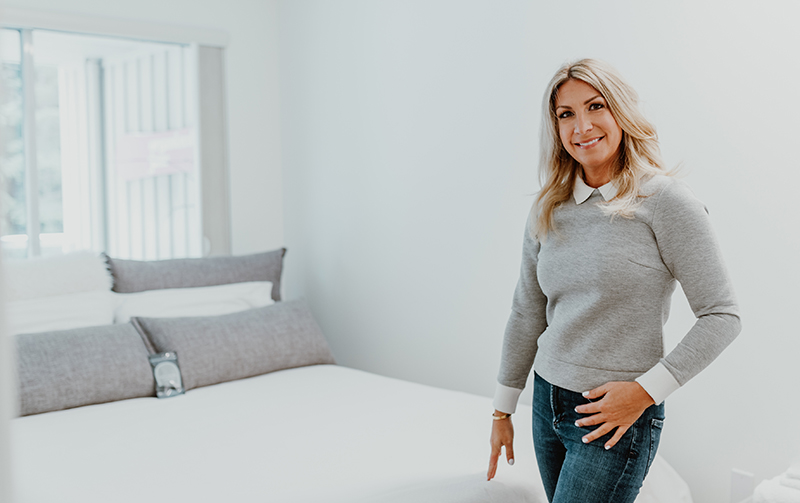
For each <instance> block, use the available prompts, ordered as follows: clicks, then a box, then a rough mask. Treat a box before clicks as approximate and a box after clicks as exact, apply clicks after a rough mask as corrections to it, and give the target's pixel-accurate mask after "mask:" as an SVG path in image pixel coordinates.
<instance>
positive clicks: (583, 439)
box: [581, 437, 589, 444]
mask: <svg viewBox="0 0 800 503" xmlns="http://www.w3.org/2000/svg"><path fill="white" fill-rule="evenodd" d="M581 440H582V441H583V443H584V444H588V443H589V439H588V438H586V437H583V438H582V439H581Z"/></svg>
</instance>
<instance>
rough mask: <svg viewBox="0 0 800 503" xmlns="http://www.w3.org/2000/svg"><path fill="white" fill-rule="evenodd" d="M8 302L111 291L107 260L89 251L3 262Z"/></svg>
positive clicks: (111, 280)
mask: <svg viewBox="0 0 800 503" xmlns="http://www.w3.org/2000/svg"><path fill="white" fill-rule="evenodd" d="M1 276H2V278H3V281H4V282H5V294H6V295H5V296H6V300H7V301H17V300H27V299H39V298H42V297H54V296H58V295H66V294H68V293H76V292H96V291H97V290H111V285H112V283H113V281H114V280H113V279H112V277H111V272H109V270H108V265H107V264H106V261H105V258H103V257H101V256H100V255H98V254H95V253H93V252H88V251H80V252H72V253H65V254H63V255H54V256H50V257H37V258H31V259H24V260H8V261H4V262H3V273H2V275H1Z"/></svg>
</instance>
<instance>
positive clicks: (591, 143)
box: [578, 138, 600, 147]
mask: <svg viewBox="0 0 800 503" xmlns="http://www.w3.org/2000/svg"><path fill="white" fill-rule="evenodd" d="M599 141H600V138H595V139H594V140H592V141H587V142H586V143H578V145H580V146H581V147H586V146H588V145H594V144H595V143H597V142H599Z"/></svg>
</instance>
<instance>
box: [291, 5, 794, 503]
mask: <svg viewBox="0 0 800 503" xmlns="http://www.w3.org/2000/svg"><path fill="white" fill-rule="evenodd" d="M798 14H800V8H798V7H797V4H796V3H794V2H792V1H790V0H786V1H782V2H775V1H773V2H758V3H757V5H756V4H755V3H754V4H752V6H751V4H750V3H744V2H742V3H739V4H737V3H731V2H725V3H722V2H711V1H707V0H706V1H695V2H688V1H687V2H668V3H666V2H661V3H654V2H635V1H625V2H613V3H608V2H607V3H604V4H603V5H602V8H600V6H599V5H598V4H597V3H596V2H588V1H580V2H566V3H564V2H548V3H543V2H541V3H539V2H536V3H535V2H525V1H512V0H506V1H503V2H494V1H488V0H480V1H479V0H402V1H401V0H392V1H378V2H376V1H371V0H357V1H353V0H351V1H339V2H328V1H324V0H289V1H282V2H280V61H281V70H280V74H281V91H282V94H281V100H282V101H281V107H282V135H283V140H282V142H283V143H282V145H283V146H282V149H283V166H284V172H283V176H284V201H285V207H284V212H285V222H286V224H285V236H286V244H287V246H288V248H289V254H288V255H287V272H286V282H285V285H286V287H285V288H286V292H287V297H294V296H297V295H305V296H306V297H307V298H308V299H309V300H310V302H311V304H312V308H313V309H314V311H315V313H316V314H317V315H318V317H319V319H320V322H321V324H322V327H323V329H324V331H325V332H326V334H327V335H328V337H329V339H330V340H331V343H332V346H333V349H334V351H335V353H336V355H337V357H338V359H339V361H340V362H341V363H343V364H345V365H350V366H354V367H358V368H363V369H366V370H370V371H375V372H378V373H382V374H386V375H391V376H396V377H400V378H404V379H409V380H413V381H419V382H424V383H429V384H433V385H437V386H444V387H447V388H453V389H459V390H466V391H470V392H474V393H480V394H484V395H490V394H491V393H492V391H493V386H494V381H495V376H496V372H497V365H498V360H499V351H500V343H501V339H502V332H503V328H504V325H505V320H506V317H507V315H508V312H509V306H510V301H511V295H512V291H513V288H514V285H515V282H516V279H517V273H518V268H519V258H520V245H521V237H522V232H523V225H524V221H525V217H526V212H527V209H528V207H529V205H530V203H531V201H532V198H531V197H530V194H531V193H533V192H535V191H536V190H537V188H538V185H537V181H536V174H535V168H536V161H537V151H538V141H537V134H538V123H539V114H540V108H539V101H540V98H541V93H542V91H543V88H544V85H545V84H546V82H547V80H548V79H549V77H550V76H551V75H552V73H553V72H554V71H555V69H556V68H557V67H558V66H559V65H560V64H561V63H562V62H563V61H565V60H567V59H572V58H578V57H584V56H591V57H599V58H602V59H605V60H608V61H610V62H611V63H612V64H614V65H615V66H616V67H617V68H618V69H619V70H620V71H621V72H622V73H623V74H624V75H626V76H627V78H628V79H629V80H630V81H631V83H632V84H633V85H634V86H635V87H636V88H637V89H638V90H639V93H640V94H641V96H642V98H643V102H644V108H645V110H646V112H647V114H648V115H649V117H650V118H651V119H652V120H653V121H654V122H655V123H656V125H657V126H658V128H659V133H660V137H661V139H662V148H663V151H664V154H665V157H666V159H667V160H668V162H669V163H670V164H673V165H674V164H676V163H678V162H680V161H682V162H683V163H684V171H685V173H686V180H687V181H688V183H689V184H690V185H691V186H692V187H693V188H694V190H695V192H696V194H697V195H698V196H699V197H700V198H701V199H702V200H703V201H704V202H705V203H706V204H707V205H708V207H709V209H710V211H711V215H712V219H713V221H714V224H715V227H716V230H717V232H718V235H719V238H720V240H721V243H722V247H723V250H724V253H725V255H726V258H727V260H728V265H729V268H730V271H731V275H732V277H733V280H734V282H735V285H736V287H737V291H738V293H739V297H740V301H741V306H742V312H743V316H744V330H743V332H742V334H741V336H740V337H739V339H738V340H737V341H736V342H735V343H734V344H733V345H732V346H731V347H730V348H729V349H728V350H727V351H726V352H725V353H724V354H723V356H722V357H721V358H720V359H719V360H717V361H716V362H715V363H714V364H713V365H712V366H711V367H710V368H709V369H707V371H706V372H704V373H703V374H701V375H700V376H699V377H697V378H696V379H695V380H693V381H692V382H691V383H689V384H688V385H687V386H686V387H685V388H684V389H681V390H679V391H678V392H676V393H675V395H673V397H671V398H670V399H669V401H668V404H667V414H668V420H667V421H668V422H667V427H666V430H665V433H664V437H663V442H662V448H661V451H660V452H661V453H662V454H663V456H664V457H665V458H666V459H667V460H668V461H670V462H671V463H672V464H673V465H674V466H675V467H676V468H677V469H678V471H679V472H680V473H681V475H682V476H683V477H684V478H686V479H687V481H688V482H689V483H690V485H691V487H692V491H693V494H694V496H695V500H696V501H697V502H700V503H706V502H709V503H710V502H714V503H723V502H727V501H729V500H728V490H729V484H730V470H731V468H734V467H735V468H740V469H743V470H746V471H750V472H753V473H755V474H756V481H758V480H760V479H763V478H766V477H771V476H773V475H776V474H777V473H779V472H781V471H783V470H784V469H785V468H786V467H787V465H788V464H789V462H790V461H791V460H792V459H793V458H794V457H796V456H798V455H800V437H798V435H797V434H796V423H797V417H798V416H800V402H798V401H797V400H796V399H794V397H793V394H791V392H793V391H794V390H795V389H796V388H797V386H798V383H800V371H799V370H798V369H800V366H798V365H797V361H796V360H797V356H798V355H800V337H798V333H797V328H796V325H795V324H794V323H793V321H794V312H795V311H796V309H797V308H796V301H797V299H798V296H797V295H796V293H794V289H793V286H794V285H796V284H798V283H799V282H800V266H799V265H798V261H797V256H798V252H800V234H799V232H800V231H799V230H800V211H798V210H797V208H796V200H797V199H796V197H795V194H796V192H797V187H798V186H800V170H798V161H797V158H796V156H794V155H793V150H792V149H793V148H794V147H793V145H795V144H796V143H797V138H796V136H797V128H796V127H794V126H795V122H796V121H795V116H796V113H795V111H794V108H795V107H794V104H793V103H794V96H795V94H796V90H795V87H796V82H797V81H798V77H800V73H799V72H798V67H797V65H796V64H794V63H793V59H792V58H794V56H793V55H792V54H793V53H792V51H794V50H796V49H797V47H800V31H798V30H796V29H795V27H794V26H793V23H794V22H795V21H796V19H798ZM676 299H678V300H677V301H676V307H675V312H674V314H673V319H672V320H671V322H670V324H669V327H668V328H669V329H668V333H667V342H668V344H669V345H674V344H675V343H676V342H677V340H679V338H680V337H681V335H682V333H685V331H686V329H687V328H688V326H689V325H690V324H691V322H692V318H691V312H690V311H689V310H688V307H686V302H685V301H684V300H682V299H679V298H678V297H676ZM526 396H527V395H526ZM527 399H529V398H527ZM487 414H488V411H487ZM791 426H794V427H791ZM486 427H487V437H488V433H489V427H490V425H489V423H488V422H487V426H486ZM520 447H521V446H520ZM520 447H518V448H520Z"/></svg>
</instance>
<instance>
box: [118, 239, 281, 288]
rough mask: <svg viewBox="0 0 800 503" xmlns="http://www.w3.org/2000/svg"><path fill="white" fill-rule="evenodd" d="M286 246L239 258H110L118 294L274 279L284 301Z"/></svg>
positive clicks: (273, 285) (274, 286)
mask: <svg viewBox="0 0 800 503" xmlns="http://www.w3.org/2000/svg"><path fill="white" fill-rule="evenodd" d="M285 253H286V248H281V249H278V250H273V251H269V252H264V253H254V254H252V255H241V256H238V257H204V258H184V259H170V260H153V261H141V260H122V259H116V258H111V257H107V261H108V266H109V268H110V269H111V274H112V275H113V276H114V288H113V290H114V291H115V292H118V293H134V292H144V291H146V290H161V289H163V288H191V287H199V286H216V285H227V284H230V283H243V282H246V281H272V300H275V301H279V300H281V294H280V292H281V272H282V270H283V256H284V254H285Z"/></svg>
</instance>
